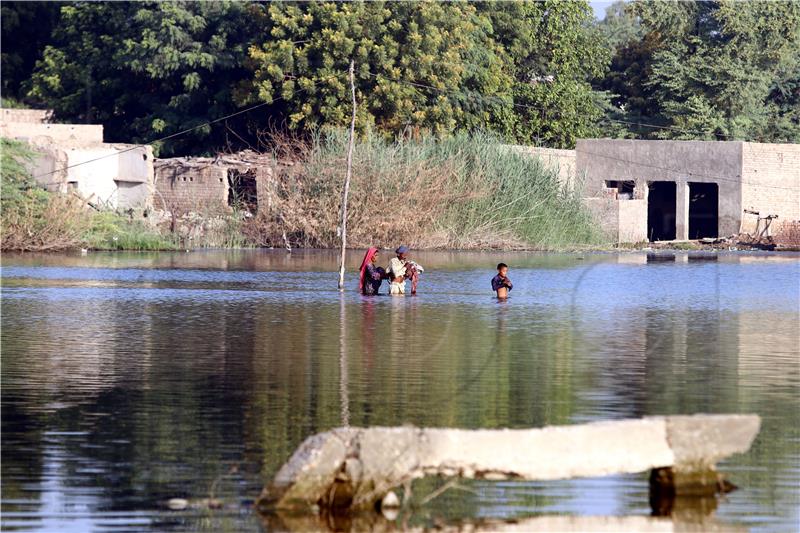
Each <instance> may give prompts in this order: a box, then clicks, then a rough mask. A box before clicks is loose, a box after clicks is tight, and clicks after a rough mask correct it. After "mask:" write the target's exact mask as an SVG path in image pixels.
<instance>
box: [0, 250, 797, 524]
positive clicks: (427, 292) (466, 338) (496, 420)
mask: <svg viewBox="0 0 800 533" xmlns="http://www.w3.org/2000/svg"><path fill="white" fill-rule="evenodd" d="M292 256H294V257H287V256H286V254H282V253H275V254H268V253H264V252H254V253H252V254H247V253H241V254H240V253H234V254H229V253H222V254H214V253H209V252H203V253H201V254H160V255H142V256H136V255H120V256H116V255H108V256H98V257H93V256H92V255H90V256H87V257H85V258H80V257H75V258H66V259H64V258H61V257H51V258H42V257H39V256H25V257H24V258H22V259H19V258H13V257H12V258H9V257H8V256H6V257H4V265H3V271H2V276H3V277H2V283H3V287H2V332H1V333H0V334H1V335H2V355H3V361H2V362H3V368H2V370H3V372H2V445H3V447H2V450H3V457H2V459H3V460H2V477H3V497H2V511H3V518H2V524H3V528H4V529H5V528H8V529H14V528H29V529H37V528H39V529H55V528H60V529H64V528H66V529H69V528H72V529H73V530H86V529H107V528H112V527H123V526H124V527H129V528H132V529H144V528H151V529H154V530H187V529H189V530H196V529H207V530H226V529H228V530H237V531H238V530H246V529H258V528H259V527H262V525H263V524H261V522H260V520H259V519H258V518H257V517H255V516H254V515H252V514H251V513H250V511H249V507H248V504H249V502H250V501H251V500H252V498H253V497H254V496H255V495H256V494H258V492H259V490H260V488H261V485H262V484H263V482H264V480H265V479H267V478H269V477H270V476H272V475H273V474H274V472H275V471H276V470H277V469H278V468H279V466H280V465H281V464H282V463H283V462H284V461H285V460H286V458H287V457H288V456H289V455H290V454H291V453H292V452H293V451H294V449H295V447H296V446H297V445H298V444H299V443H300V442H302V440H303V439H304V438H306V437H307V436H308V435H311V434H313V433H316V432H319V431H324V430H326V429H330V428H331V427H336V426H340V425H343V424H348V423H349V424H352V425H357V426H367V425H400V424H405V423H413V424H417V425H424V426H456V427H465V428H480V427H488V428H495V427H535V426H542V425H545V424H569V423H577V422H584V421H592V420H597V419H608V418H622V417H631V416H642V415H651V414H671V413H692V412H718V413H721V412H755V413H758V414H760V415H761V416H762V417H763V419H764V422H763V429H762V431H761V434H760V436H759V438H758V439H757V440H756V442H755V443H754V446H753V448H752V450H751V451H750V452H749V453H748V454H745V455H742V456H739V457H735V458H733V459H732V460H730V461H728V462H727V463H726V464H724V465H721V469H722V470H723V471H725V472H727V473H729V474H731V477H732V480H733V481H734V482H735V483H736V484H737V485H739V486H740V487H742V489H741V490H740V491H738V492H735V493H733V494H731V495H729V496H728V497H727V498H728V499H727V501H725V502H723V503H722V504H721V505H720V506H719V508H718V509H717V510H716V512H715V518H714V520H719V521H720V523H722V524H725V527H734V526H736V527H740V526H741V527H751V526H756V527H761V528H766V529H776V530H786V529H789V528H791V527H792V525H793V524H796V523H797V521H798V513H797V508H798V505H797V504H798V498H800V491H798V484H799V483H800V469H798V467H797V465H798V460H799V459H800V452H799V450H798V443H800V430H799V429H798V428H800V400H799V399H798V393H799V392H800V349H799V348H798V343H799V342H800V340H799V339H800V325H799V320H798V319H799V318H800V309H799V307H800V306H799V305H798V300H797V289H798V279H800V276H798V275H799V274H800V266H799V265H800V263H798V259H797V256H777V255H769V254H767V255H764V254H752V255H732V254H719V255H718V256H717V260H716V261H708V260H703V261H696V260H694V259H692V257H693V256H692V255H691V254H676V256H675V260H674V261H670V262H668V263H659V262H656V263H653V262H648V258H647V255H646V254H623V255H605V254H598V255H591V256H584V257H582V258H581V257H579V256H574V255H563V256H560V255H554V256H548V255H537V254H532V255H518V254H510V258H509V259H508V260H506V262H507V263H509V264H510V265H512V269H513V270H514V280H515V291H514V294H513V296H512V298H510V299H509V300H508V301H507V302H497V301H496V300H495V299H494V298H492V295H491V293H490V291H488V280H489V279H490V278H491V275H492V270H493V267H494V265H495V264H496V263H497V260H496V259H497V258H496V256H495V255H493V254H446V255H442V256H438V255H434V254H426V255H425V256H424V257H423V254H420V261H421V262H422V263H423V264H425V266H426V272H425V274H424V278H423V281H422V283H421V285H420V291H422V292H421V293H420V295H419V296H417V297H415V298H410V297H407V298H390V297H388V296H379V297H374V298H365V297H362V296H360V295H358V294H355V293H354V292H352V291H351V292H348V293H345V294H344V295H339V293H338V292H336V289H335V287H336V284H335V277H336V276H335V274H334V273H333V272H334V271H335V254H332V258H328V257H327V256H326V255H325V254H320V253H307V254H292ZM351 259H352V261H357V260H358V258H355V259H353V258H351ZM504 259H506V256H504ZM429 265H430V266H429ZM251 270H252V271H251ZM351 271H352V270H351ZM328 272H330V273H328ZM349 282H350V285H351V286H352V285H353V284H354V283H355V281H354V279H350V280H349ZM328 286H329V287H330V289H327V287H328ZM212 486H213V492H214V493H215V496H216V497H218V498H220V499H222V500H223V502H224V504H225V507H224V508H223V509H221V510H208V509H205V510H203V509H201V508H197V507H192V508H190V509H188V510H186V511H185V512H178V513H176V512H170V511H167V510H165V509H164V508H163V502H164V501H165V500H167V499H169V498H173V497H185V498H188V499H189V500H191V501H197V500H200V499H203V498H208V497H209V494H210V493H211V492H212ZM471 488H472V489H473V490H474V491H475V492H476V494H472V493H462V492H459V493H457V494H455V495H446V496H444V497H442V498H441V499H437V500H435V501H434V502H433V503H432V504H431V505H430V506H429V507H427V508H425V509H422V510H420V511H419V513H418V514H417V515H415V516H416V517H417V518H415V520H417V522H413V521H412V522H411V523H410V525H414V527H417V526H416V525H420V524H422V525H425V524H427V525H434V524H436V523H439V522H437V521H444V522H443V523H445V524H454V527H460V526H459V524H464V523H465V522H464V521H465V520H466V521H473V522H472V523H475V524H478V525H480V524H490V523H495V522H493V521H496V520H501V519H507V518H514V519H517V518H524V517H526V516H530V515H531V514H542V513H544V514H570V515H594V516H602V515H615V516H618V517H620V520H623V518H624V517H630V518H631V519H633V520H634V521H635V520H645V519H646V518H645V517H646V515H648V514H649V513H650V510H649V507H648V500H647V482H646V479H645V477H644V476H615V477H611V478H605V479H602V480H570V481H564V482H555V483H549V482H548V483H499V484H498V483H488V482H482V483H475V484H474V485H472V486H471ZM421 490H424V487H423V488H422V489H421ZM545 519H547V517H542V520H545ZM553 519H554V520H555V519H556V518H553ZM575 520H576V522H575V523H582V522H580V517H578V518H575ZM695 521H696V520H695ZM523 523H524V524H534V522H533V521H530V522H528V521H526V522H523ZM541 523H547V522H544V521H543V522H541ZM598 523H602V522H598ZM643 523H644V522H643ZM647 523H648V524H650V523H652V524H655V525H657V526H661V525H663V524H664V522H660V521H653V522H647ZM415 524H416V525H415ZM614 524H616V525H619V524H620V523H617V522H614ZM670 525H671V524H670ZM381 527H383V526H381ZM387 527H389V526H387ZM420 527H421V526H420ZM465 527H466V526H465ZM530 527H531V528H533V527H534V526H533V525H530ZM564 527H567V526H566V525H565V526H564ZM598 527H599V526H598ZM643 527H644V526H643Z"/></svg>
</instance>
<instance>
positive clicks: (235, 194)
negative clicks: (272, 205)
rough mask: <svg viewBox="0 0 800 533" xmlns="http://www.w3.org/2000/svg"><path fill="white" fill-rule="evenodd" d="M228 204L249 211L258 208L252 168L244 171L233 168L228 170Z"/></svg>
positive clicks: (254, 173)
mask: <svg viewBox="0 0 800 533" xmlns="http://www.w3.org/2000/svg"><path fill="white" fill-rule="evenodd" d="M228 205H229V206H231V207H239V208H241V209H246V210H247V211H249V212H251V213H255V212H256V211H257V210H258V187H257V185H256V170H255V169H254V168H251V169H249V170H246V171H244V172H242V171H240V170H236V169H235V168H232V169H229V170H228Z"/></svg>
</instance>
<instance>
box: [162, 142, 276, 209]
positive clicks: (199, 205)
mask: <svg viewBox="0 0 800 533" xmlns="http://www.w3.org/2000/svg"><path fill="white" fill-rule="evenodd" d="M274 166H275V164H274V160H273V159H272V157H270V156H265V155H261V154H257V153H255V152H240V153H238V154H235V155H231V156H219V157H215V158H208V157H192V158H183V157H176V158H170V159H157V160H156V161H155V169H154V170H155V198H154V200H153V202H154V204H155V207H156V209H160V210H163V211H166V212H170V213H174V214H178V215H183V214H186V213H199V214H222V213H227V212H230V211H231V210H232V208H233V206H234V205H235V206H237V207H239V208H242V209H245V210H247V211H249V212H250V213H252V214H255V213H256V211H258V206H259V203H260V204H262V205H267V204H271V203H272V201H273V198H272V197H271V195H270V191H272V190H273V189H274V187H273V185H274V183H273V169H274Z"/></svg>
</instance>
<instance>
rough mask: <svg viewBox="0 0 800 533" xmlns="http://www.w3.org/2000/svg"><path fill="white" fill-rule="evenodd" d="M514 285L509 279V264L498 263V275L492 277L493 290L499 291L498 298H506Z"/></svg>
mask: <svg viewBox="0 0 800 533" xmlns="http://www.w3.org/2000/svg"><path fill="white" fill-rule="evenodd" d="M512 287H513V285H512V284H511V280H510V279H508V265H507V264H505V263H500V264H499V265H497V275H496V276H495V277H493V278H492V290H493V291H495V292H496V293H497V297H498V298H500V299H503V300H504V299H506V298H507V297H508V291H510V290H511V288H512Z"/></svg>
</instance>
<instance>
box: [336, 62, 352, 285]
mask: <svg viewBox="0 0 800 533" xmlns="http://www.w3.org/2000/svg"><path fill="white" fill-rule="evenodd" d="M350 95H351V96H352V98H353V118H352V119H351V120H350V142H349V143H348V146H347V172H346V174H345V177H344V190H342V257H341V261H340V263H339V290H340V291H343V290H344V255H345V251H346V250H347V196H348V195H349V194H350V176H352V175H353V143H354V142H355V134H356V85H355V61H353V60H352V59H351V60H350Z"/></svg>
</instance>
